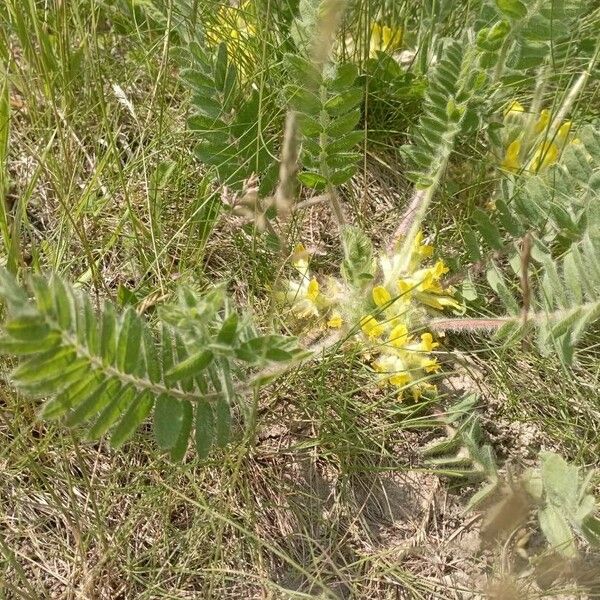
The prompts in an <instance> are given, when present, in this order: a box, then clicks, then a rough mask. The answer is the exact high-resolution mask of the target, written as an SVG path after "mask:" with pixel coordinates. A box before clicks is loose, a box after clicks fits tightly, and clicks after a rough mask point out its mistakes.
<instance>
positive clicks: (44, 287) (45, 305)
mask: <svg viewBox="0 0 600 600" xmlns="http://www.w3.org/2000/svg"><path fill="white" fill-rule="evenodd" d="M31 287H32V289H33V293H34V294H35V299H36V304H37V307H38V310H39V311H40V312H41V313H43V314H45V315H48V316H49V317H51V318H52V319H56V310H55V308H54V298H53V296H52V291H51V290H50V286H49V285H48V281H47V280H46V279H45V278H44V277H42V276H40V275H34V276H33V277H32V278H31Z"/></svg>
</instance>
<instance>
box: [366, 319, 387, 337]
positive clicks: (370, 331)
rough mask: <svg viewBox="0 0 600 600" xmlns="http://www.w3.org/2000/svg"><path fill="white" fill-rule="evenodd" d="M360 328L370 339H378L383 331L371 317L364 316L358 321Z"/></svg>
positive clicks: (382, 327) (380, 325) (379, 324)
mask: <svg viewBox="0 0 600 600" xmlns="http://www.w3.org/2000/svg"><path fill="white" fill-rule="evenodd" d="M360 328H361V329H362V330H363V333H364V334H365V335H367V336H368V337H370V338H376V337H379V336H381V335H382V334H383V332H384V331H385V328H384V326H383V325H382V324H381V323H379V322H378V321H377V319H375V317H373V316H372V315H366V316H364V317H363V318H362V319H361V320H360Z"/></svg>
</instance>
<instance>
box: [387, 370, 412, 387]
mask: <svg viewBox="0 0 600 600" xmlns="http://www.w3.org/2000/svg"><path fill="white" fill-rule="evenodd" d="M411 381H412V377H411V376H410V373H406V372H403V373H396V374H395V375H392V376H391V377H390V383H391V384H392V385H397V386H399V387H400V386H405V385H407V384H409V383H410V382H411Z"/></svg>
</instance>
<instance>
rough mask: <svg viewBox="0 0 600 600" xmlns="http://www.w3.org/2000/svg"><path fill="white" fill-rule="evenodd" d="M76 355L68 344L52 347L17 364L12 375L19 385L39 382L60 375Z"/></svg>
mask: <svg viewBox="0 0 600 600" xmlns="http://www.w3.org/2000/svg"><path fill="white" fill-rule="evenodd" d="M76 357H77V354H76V352H75V350H74V349H73V348H72V347H70V346H67V347H64V348H61V349H59V350H56V349H54V348H53V349H51V350H47V351H46V352H43V353H42V354H39V355H37V356H34V357H33V358H30V359H29V360H27V361H26V362H24V363H22V364H21V365H19V366H18V367H17V368H16V369H15V370H14V371H13V372H12V377H13V378H14V379H15V380H16V381H17V382H18V383H19V384H21V385H28V384H35V383H39V382H41V381H44V380H45V379H49V378H51V377H57V376H60V375H61V372H62V371H64V370H65V369H66V368H67V367H68V366H69V365H70V364H71V363H72V362H73V361H74V360H75V358H76Z"/></svg>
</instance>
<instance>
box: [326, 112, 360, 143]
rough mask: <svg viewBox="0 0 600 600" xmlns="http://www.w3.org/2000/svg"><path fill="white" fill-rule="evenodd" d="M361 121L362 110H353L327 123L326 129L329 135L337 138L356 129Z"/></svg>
mask: <svg viewBox="0 0 600 600" xmlns="http://www.w3.org/2000/svg"><path fill="white" fill-rule="evenodd" d="M359 121H360V110H351V111H350V112H348V113H346V114H345V115H342V116H341V117H338V118H337V119H334V120H332V121H331V122H330V123H329V125H327V128H326V130H325V131H326V133H327V135H328V136H329V137H331V138H337V137H339V136H342V135H346V134H347V133H350V132H351V131H354V128H355V127H356V126H357V125H358V123H359ZM363 135H364V134H363Z"/></svg>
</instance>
